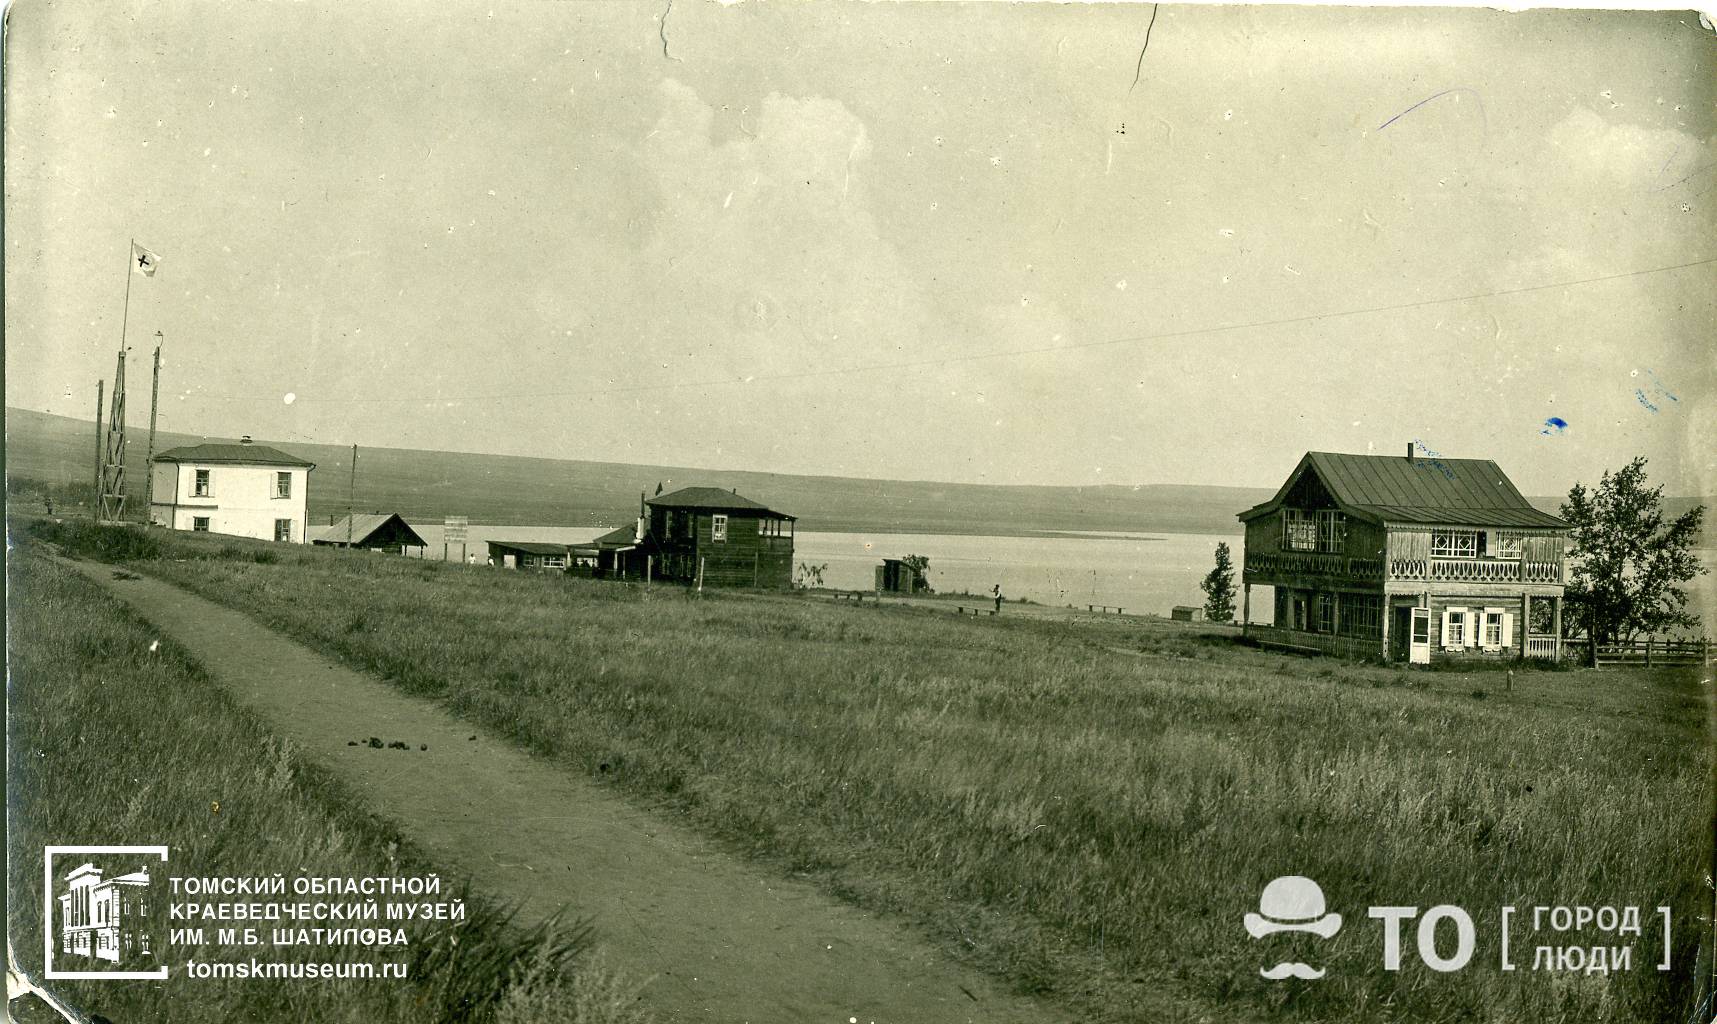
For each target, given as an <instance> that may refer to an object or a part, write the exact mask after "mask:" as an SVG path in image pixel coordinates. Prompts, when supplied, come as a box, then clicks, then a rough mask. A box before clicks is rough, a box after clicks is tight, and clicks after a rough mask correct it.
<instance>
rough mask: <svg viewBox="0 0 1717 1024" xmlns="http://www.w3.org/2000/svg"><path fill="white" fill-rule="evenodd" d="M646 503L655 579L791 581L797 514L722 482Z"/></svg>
mask: <svg viewBox="0 0 1717 1024" xmlns="http://www.w3.org/2000/svg"><path fill="white" fill-rule="evenodd" d="M647 508H648V518H649V526H648V531H647V532H648V535H649V539H650V541H651V542H652V543H653V544H654V546H655V549H656V552H657V555H656V564H655V578H657V579H671V580H680V581H683V582H686V583H697V582H699V581H700V580H701V581H702V582H703V583H704V584H705V585H708V586H718V587H720V586H726V587H766V588H771V589H781V590H785V589H787V588H789V587H791V586H792V585H793V523H794V518H793V517H792V516H790V515H787V514H786V513H785V512H776V511H774V510H773V509H770V508H768V507H767V506H764V505H760V504H758V503H757V502H755V501H752V500H751V499H750V498H746V497H742V496H740V494H739V493H738V492H736V491H724V490H722V489H720V488H719V487H685V488H681V489H680V490H677V491H673V492H671V493H669V494H658V495H657V496H656V497H654V498H651V499H649V501H648V502H647ZM611 536H612V535H611Z"/></svg>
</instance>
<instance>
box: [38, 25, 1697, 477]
mask: <svg viewBox="0 0 1717 1024" xmlns="http://www.w3.org/2000/svg"><path fill="white" fill-rule="evenodd" d="M664 16H665V20H664ZM1153 18H1154V21H1153ZM1714 56H1717V36H1714V35H1713V33H1712V32H1711V31H1709V30H1708V29H1704V28H1702V27H1701V26H1700V23H1699V19H1698V16H1697V15H1693V14H1678V13H1628V12H1554V11H1545V12H1528V13H1519V14H1503V13H1496V12H1489V11H1478V10H1449V9H1438V10H1424V9H1395V10H1388V9H1376V10H1367V9H1351V8H1350V9H1342V8H1282V7H1184V6H1164V7H1161V8H1152V7H1151V6H1149V5H1146V4H1120V5H1095V4H1093V5H1050V4H1014V5H1004V4H953V3H950V4H916V3H834V2H828V3H819V4H814V5H783V4H767V5H765V4H758V3H737V4H731V5H727V6H723V5H719V4H715V3H709V2H697V0H677V2H675V3H673V4H672V6H671V7H669V6H668V5H667V4H665V3H664V4H566V3H493V4H449V5H427V4H415V3H414V4H397V5H395V4H386V3H380V4H365V5H361V6H360V5H346V4H329V5H320V4H314V3H290V4H287V3H274V4H216V3H204V2H179V3H173V4H161V3H153V2H132V3H127V4H123V5H114V4H98V3H93V2H77V3H47V2H45V0H24V2H22V3H19V4H16V5H14V6H13V7H12V8H11V10H10V21H9V27H8V40H7V51H6V81H5V86H6V90H7V115H8V121H7V125H6V133H5V146H6V150H5V156H6V233H5V234H6V239H5V245H6V252H5V255H6V260H5V264H6V270H5V274H6V280H5V283H6V298H7V302H6V311H5V316H6V321H5V325H6V340H7V345H6V371H7V375H6V402H7V405H9V406H13V407H20V408H25V409H33V410H44V411H48V412H53V413H59V414H63V415H68V416H79V417H84V418H87V417H89V416H90V415H91V414H92V412H93V406H94V401H95V397H94V390H95V384H96V381H97V379H99V378H108V379H111V376H112V374H113V369H114V356H115V351H116V350H117V348H118V347H119V344H120V339H121V334H122V329H123V332H124V337H125V340H126V343H127V344H128V345H129V346H130V350H131V362H130V366H129V377H130V387H131V388H132V389H133V390H132V391H131V393H130V401H129V417H130V420H131V422H132V423H133V424H139V425H141V424H146V423H147V416H148V410H147V398H146V395H147V391H146V390H145V389H146V388H147V384H148V364H149V356H150V350H151V349H152V347H153V342H154V336H155V332H157V331H160V332H161V334H162V338H163V341H164V345H163V364H164V366H163V371H162V383H161V393H162V399H161V426H162V427H163V428H164V429H169V430H174V431H184V432H190V433H199V434H211V435H220V436H226V437H233V436H237V435H239V434H252V435H255V436H257V437H259V438H269V439H274V440H278V441H281V442H287V443H290V442H292V441H304V442H311V441H314V442H325V443H334V444H353V443H356V444H361V445H367V446H388V447H412V448H431V449H448V450H457V451H466V452H494V453H502V454H517V455H534V456H543V457H551V458H570V459H594V460H603V461H616V462H642V463H662V464H668V465H676V466H692V467H704V468H724V469H748V470H762V471H775V472H787V473H820V474H837V475H850V476H866V477H885V478H909V479H931V480H948V481H962V482H987V483H1010V484H1029V483H1044V484H1080V485H1082V484H1148V483H1192V484H1232V485H1244V486H1274V485H1276V484H1277V483H1279V482H1280V481H1281V479H1282V478H1283V477H1285V476H1286V474H1287V473H1288V472H1289V471H1290V470H1291V469H1292V468H1293V466H1294V464H1295V463H1296V462H1297V461H1298V459H1299V457H1300V455H1301V454H1302V453H1303V452H1304V451H1306V450H1308V449H1317V450H1325V451H1346V452H1377V453H1381V454H1397V453H1403V452H1404V451H1405V448H1406V446H1407V445H1408V444H1409V443H1413V444H1417V445H1419V446H1420V449H1421V450H1422V451H1429V452H1434V453H1436V454H1440V455H1444V456H1448V457H1457V458H1491V459H1495V460H1496V461H1497V462H1499V463H1500V464H1501V465H1502V466H1503V468H1504V469H1505V470H1506V471H1508V472H1509V474H1510V475H1511V476H1512V477H1513V479H1514V480H1515V482H1516V483H1517V484H1518V485H1519V486H1520V487H1521V488H1522V489H1523V490H1524V491H1526V492H1527V493H1530V494H1558V493H1562V492H1565V491H1566V490H1567V488H1568V487H1569V485H1570V484H1572V483H1574V482H1576V481H1587V482H1595V479H1596V477H1597V476H1598V474H1599V473H1600V472H1601V471H1602V470H1604V469H1606V468H1615V467H1618V466H1620V465H1622V464H1624V463H1625V462H1626V461H1627V460H1628V459H1629V458H1631V457H1632V456H1634V455H1636V454H1643V455H1646V456H1647V457H1648V458H1650V459H1651V470H1650V472H1651V476H1652V479H1653V480H1654V481H1657V482H1662V483H1664V484H1665V485H1666V486H1667V488H1668V490H1669V491H1671V492H1672V493H1684V494H1685V493H1704V494H1712V493H1717V455H1714V454H1713V451H1714V447H1717V446H1713V445H1711V444H1710V443H1709V439H1710V438H1712V437H1717V402H1714V400H1713V397H1714V393H1717V359H1714V358H1713V346H1712V338H1713V327H1714V326H1717V289H1714V288H1713V285H1714V284H1717V263H1712V262H1709V261H1711V260H1713V259H1714V258H1717V230H1714V228H1717V219H1714V217H1713V202H1714V200H1717V191H1714V189H1717V154H1714V153H1713V149H1712V139H1713V134H1714V132H1717V73H1714V72H1717V66H1714V65H1717V60H1714ZM131 239H135V240H136V241H137V242H138V243H140V244H142V245H144V246H147V247H148V248H149V249H150V250H152V251H154V252H155V253H156V254H158V255H159V257H160V262H159V266H158V271H157V273H156V274H155V275H154V276H153V277H144V276H142V275H136V274H128V273H127V269H128V267H129V266H130V264H131V249H130V240H131ZM127 287H129V290H130V296H129V305H127V300H126V290H127Z"/></svg>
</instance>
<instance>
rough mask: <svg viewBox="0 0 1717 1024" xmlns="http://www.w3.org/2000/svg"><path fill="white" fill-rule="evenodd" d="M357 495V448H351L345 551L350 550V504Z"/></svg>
mask: <svg viewBox="0 0 1717 1024" xmlns="http://www.w3.org/2000/svg"><path fill="white" fill-rule="evenodd" d="M357 493H358V446H357V445H353V446H352V482H351V483H350V484H348V485H347V487H346V550H347V551H350V550H352V515H353V513H352V502H353V501H354V500H356V499H355V496H356V495H357Z"/></svg>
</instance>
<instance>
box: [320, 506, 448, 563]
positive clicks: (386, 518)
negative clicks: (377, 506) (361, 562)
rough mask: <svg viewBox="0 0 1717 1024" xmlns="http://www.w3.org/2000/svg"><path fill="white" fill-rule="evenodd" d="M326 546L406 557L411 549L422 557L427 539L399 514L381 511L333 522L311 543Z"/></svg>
mask: <svg viewBox="0 0 1717 1024" xmlns="http://www.w3.org/2000/svg"><path fill="white" fill-rule="evenodd" d="M311 543H313V544H320V545H322V546H324V547H335V548H343V547H354V548H364V549H367V550H370V551H386V552H390V553H392V554H397V555H403V554H406V553H407V552H408V551H409V550H410V549H411V548H417V549H418V554H419V555H422V554H423V553H424V552H423V548H424V546H425V545H424V542H423V538H422V537H419V536H418V535H417V531H416V530H414V529H412V528H411V524H410V523H407V522H406V521H405V520H404V519H402V518H400V515H399V513H398V512H394V513H391V514H383V513H380V512H372V513H363V512H359V513H357V514H355V515H352V516H340V517H338V518H336V519H333V520H332V521H331V525H330V526H329V527H328V528H327V529H325V530H323V531H322V532H321V533H320V534H318V535H317V536H316V537H315V539H313V540H312V541H311Z"/></svg>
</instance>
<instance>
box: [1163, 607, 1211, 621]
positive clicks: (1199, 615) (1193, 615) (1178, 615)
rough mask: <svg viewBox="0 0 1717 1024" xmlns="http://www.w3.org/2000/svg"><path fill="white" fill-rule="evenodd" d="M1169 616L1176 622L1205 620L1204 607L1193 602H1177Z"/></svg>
mask: <svg viewBox="0 0 1717 1024" xmlns="http://www.w3.org/2000/svg"><path fill="white" fill-rule="evenodd" d="M1169 618H1171V619H1173V620H1175V621H1176V622H1203V621H1204V609H1203V608H1200V607H1198V606H1197V605H1193V604H1177V605H1175V606H1174V608H1173V609H1171V610H1170V611H1169Z"/></svg>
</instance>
